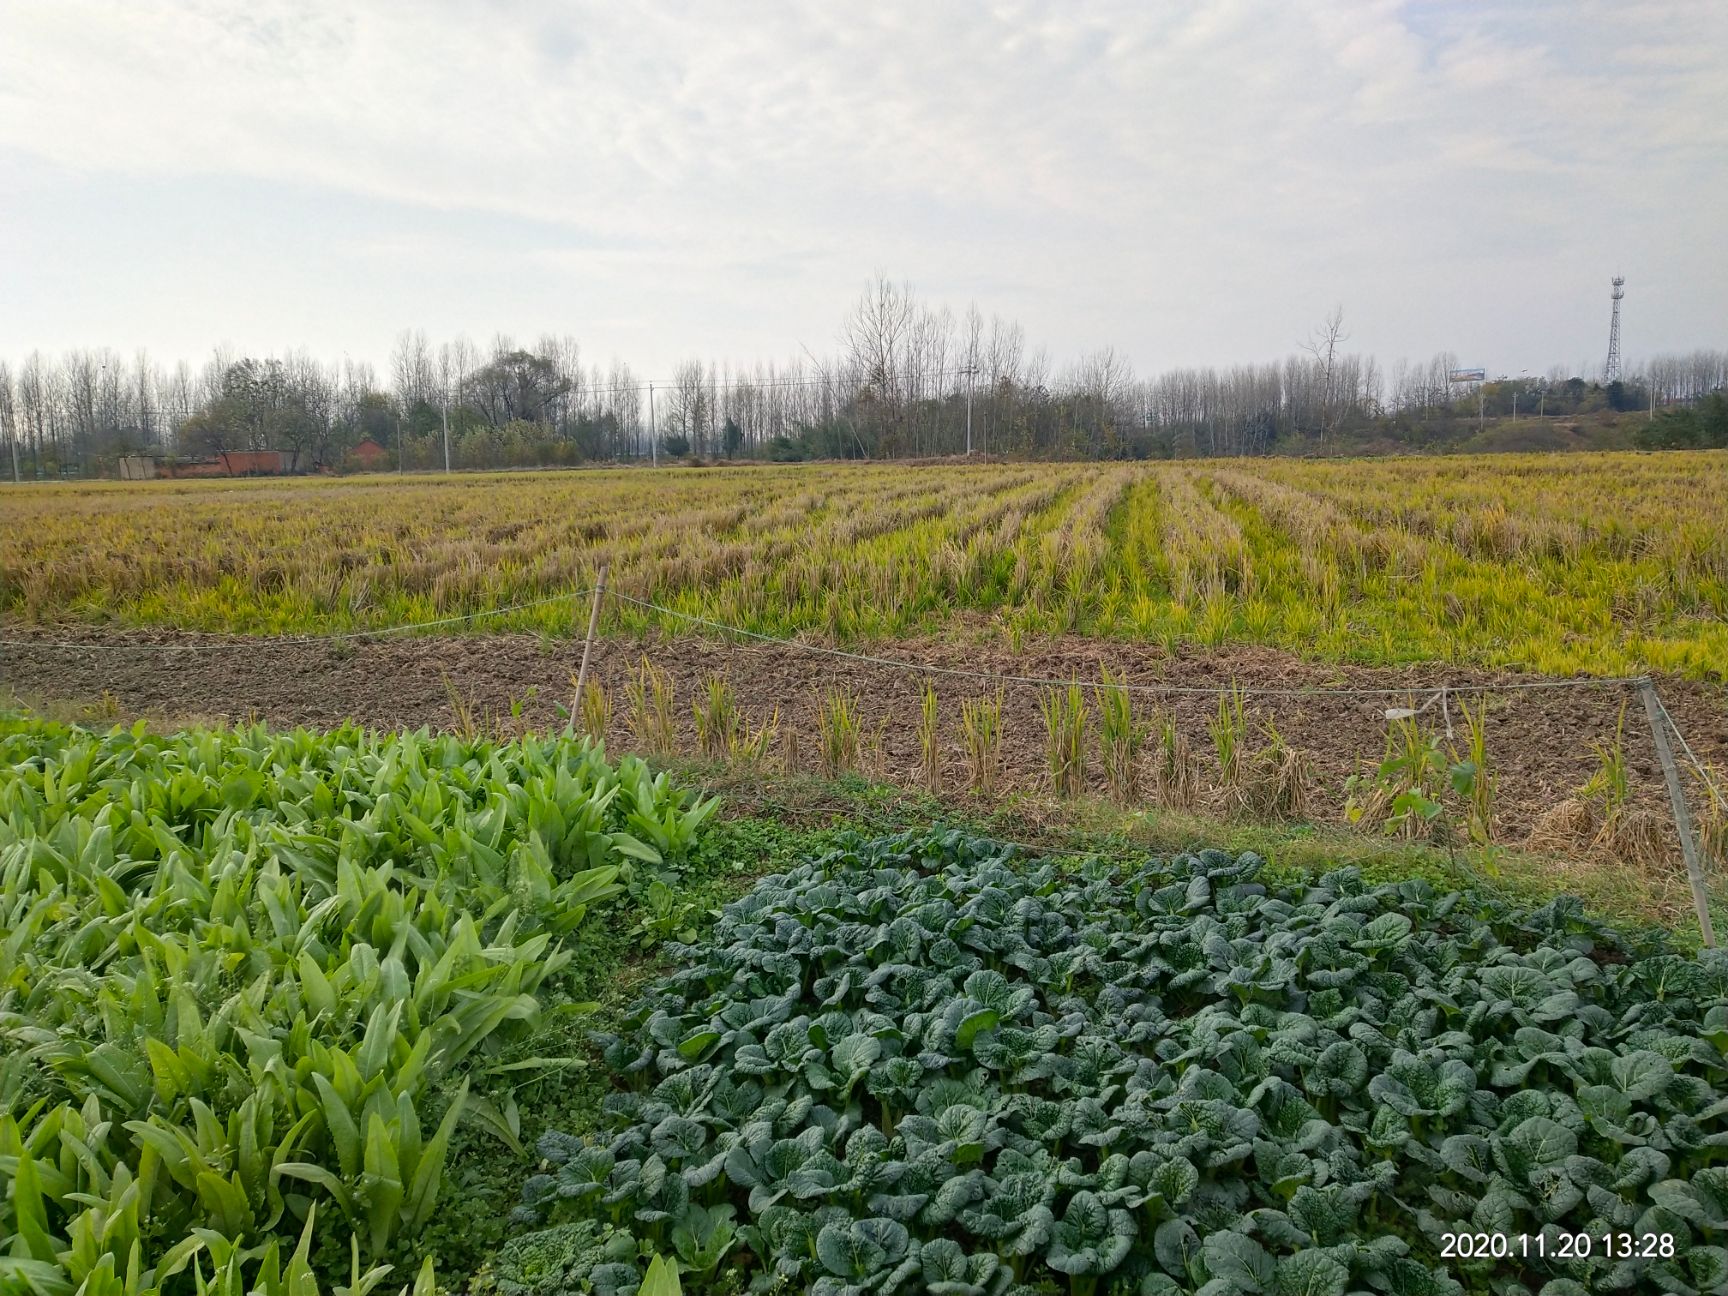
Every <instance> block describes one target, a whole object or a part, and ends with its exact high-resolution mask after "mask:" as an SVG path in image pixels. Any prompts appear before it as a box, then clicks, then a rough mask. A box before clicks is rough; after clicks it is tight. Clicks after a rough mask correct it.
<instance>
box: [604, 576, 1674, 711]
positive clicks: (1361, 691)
mask: <svg viewBox="0 0 1728 1296" xmlns="http://www.w3.org/2000/svg"><path fill="white" fill-rule="evenodd" d="M606 593H607V594H608V595H609V596H610V597H612V598H615V599H618V600H620V601H621V602H625V603H633V604H635V605H636V606H637V607H640V608H645V609H648V610H650V611H654V612H659V613H662V614H664V615H666V616H670V617H676V618H678V619H679V620H682V621H688V622H690V623H692V624H694V625H700V626H705V627H706V628H708V629H710V630H718V631H720V632H722V633H724V634H731V635H738V636H740V637H741V638H745V639H754V640H756V641H758V642H760V643H770V644H778V645H780V646H781V647H785V648H794V649H797V650H798V651H800V652H808V653H816V654H819V655H821V656H825V657H839V658H844V659H846V660H849V661H857V662H864V663H867V664H869V665H872V666H887V667H890V668H893V669H897V670H903V671H911V672H920V673H923V674H927V675H946V676H951V677H956V678H960V679H975V680H983V681H985V682H987V683H995V684H1016V685H1033V686H1038V687H1062V688H1065V687H1067V686H1068V685H1069V684H1073V683H1075V682H1076V681H1074V680H1072V679H1052V678H1047V677H1043V676H1036V675H1002V674H997V673H995V672H992V671H973V670H964V669H961V668H960V667H956V666H936V665H932V664H931V663H929V662H918V661H905V660H903V659H900V658H894V657H878V656H875V655H873V654H870V653H859V652H851V651H849V650H847V649H844V648H829V647H825V646H824V645H822V644H813V643H805V642H804V641H802V640H799V639H783V638H779V637H777V636H775V635H769V634H762V633H760V632H758V631H755V630H745V629H743V628H742V627H740V626H731V625H727V624H725V623H724V622H721V621H713V620H710V619H709V618H707V617H702V616H697V615H696V614H695V613H693V612H680V611H678V610H677V609H676V608H669V607H664V606H662V605H661V604H659V603H652V602H649V601H648V600H647V599H639V598H635V597H633V596H631V595H629V594H626V593H624V592H623V591H622V590H617V589H608V590H607V591H606ZM1645 678H1646V677H1645V676H1642V675H1601V676H1585V677H1580V678H1578V679H1556V680H1511V681H1507V682H1505V683H1500V684H1451V683H1442V684H1410V685H1405V686H1402V687H1397V688H1393V687H1384V688H1334V687H1329V686H1326V685H1310V686H1299V687H1264V688H1262V687H1257V686H1254V685H1249V686H1247V687H1240V686H1237V685H1228V684H1218V685H1211V686H1205V685H1194V684H1105V683H1101V682H1100V683H1093V682H1091V681H1083V683H1084V684H1085V685H1086V687H1089V688H1093V689H1119V690H1121V691H1122V692H1125V693H1150V694H1155V695H1159V696H1168V695H1172V694H1175V695H1185V696H1195V697H1225V696H1229V695H1230V694H1232V693H1240V694H1241V695H1242V696H1244V697H1329V696H1336V697H1408V696H1410V695H1412V694H1416V693H1431V694H1434V695H1435V696H1436V697H1443V696H1444V695H1446V694H1451V693H1466V694H1472V695H1474V694H1480V693H1499V692H1503V691H1507V690H1522V689H1565V688H1613V687H1622V686H1625V685H1629V684H1638V683H1641V682H1642V681H1643V680H1644V679H1645Z"/></svg>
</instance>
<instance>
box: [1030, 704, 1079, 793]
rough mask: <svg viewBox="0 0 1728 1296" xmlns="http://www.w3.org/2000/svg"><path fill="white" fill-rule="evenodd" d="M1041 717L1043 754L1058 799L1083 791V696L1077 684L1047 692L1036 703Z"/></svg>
mask: <svg viewBox="0 0 1728 1296" xmlns="http://www.w3.org/2000/svg"><path fill="white" fill-rule="evenodd" d="M1038 709H1039V711H1040V712H1041V713H1042V714H1043V716H1044V754H1045V760H1046V763H1047V764H1048V765H1049V767H1050V784H1051V786H1052V787H1053V788H1054V789H1055V790H1056V794H1057V795H1058V796H1065V797H1077V796H1079V795H1080V794H1081V793H1082V792H1083V791H1085V789H1086V697H1085V694H1084V693H1082V692H1081V689H1080V686H1079V685H1078V684H1070V685H1069V686H1068V687H1067V688H1065V689H1049V690H1047V691H1046V692H1045V694H1044V695H1043V697H1041V698H1040V699H1039V701H1038Z"/></svg>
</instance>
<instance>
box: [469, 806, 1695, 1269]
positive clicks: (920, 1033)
mask: <svg viewBox="0 0 1728 1296" xmlns="http://www.w3.org/2000/svg"><path fill="white" fill-rule="evenodd" d="M1259 867H1260V861H1259V860H1258V859H1257V858H1256V857H1254V856H1252V855H1244V856H1242V857H1240V858H1231V857H1229V856H1226V855H1224V854H1221V853H1219V852H1215V851H1209V852H1203V853H1202V854H1200V855H1198V856H1184V857H1181V858H1179V859H1176V860H1174V861H1170V862H1168V863H1157V862H1152V863H1148V864H1147V866H1146V867H1145V868H1144V869H1143V870H1141V871H1136V872H1132V873H1128V874H1123V873H1121V872H1119V871H1118V870H1116V869H1115V868H1112V867H1103V866H1091V867H1087V868H1083V869H1081V870H1079V871H1078V872H1075V871H1064V870H1061V869H1058V868H1057V867H1055V866H1054V865H1052V864H1050V863H1040V862H1035V861H1025V860H1020V859H1016V858H1015V857H1014V856H1013V854H1012V852H1011V851H1009V850H1008V849H1006V848H1003V847H1000V846H997V845H994V844H992V843H989V842H984V841H978V840H974V839H968V838H963V837H959V836H956V835H944V836H935V837H931V836H925V837H907V838H897V839H892V840H886V841H880V842H875V843H865V842H862V841H860V842H857V843H855V844H854V845H852V846H849V847H848V848H846V849H843V850H841V851H839V852H837V853H833V854H830V855H828V856H827V857H825V858H823V859H821V860H820V861H818V862H815V863H811V864H807V865H805V866H802V867H799V868H797V869H795V870H794V871H792V872H790V873H787V874H785V875H779V876H774V877H770V878H768V879H766V880H764V881H763V882H761V883H760V884H759V885H758V886H757V887H756V888H755V890H754V891H753V892H752V893H751V894H750V895H748V896H747V897H746V898H744V899H742V900H740V901H738V902H736V903H734V904H733V905H731V906H730V907H729V908H728V909H727V910H726V912H725V914H724V917H723V918H722V920H721V921H720V922H719V924H718V926H717V927H716V929H715V930H714V932H713V935H712V939H711V940H710V941H708V942H706V943H704V944H702V945H700V946H697V947H686V948H684V949H682V950H680V951H679V952H678V954H677V955H676V960H675V961H676V962H677V963H678V964H679V966H678V970H677V971H675V972H674V973H672V974H671V975H670V976H669V977H667V978H666V979H665V980H664V981H662V982H661V983H660V984H659V985H658V986H657V987H656V988H655V989H654V990H653V991H652V992H651V993H649V995H648V996H647V997H646V998H645V999H644V1000H643V1001H642V1003H641V1005H640V1007H639V1009H638V1010H636V1011H635V1012H634V1013H633V1014H632V1015H631V1016H630V1017H629V1019H628V1020H627V1021H626V1023H625V1025H624V1028H623V1029H622V1030H621V1031H620V1032H619V1034H618V1035H616V1036H612V1037H607V1038H605V1039H604V1040H603V1041H602V1043H603V1049H604V1056H605V1059H606V1061H607V1063H608V1064H609V1066H610V1067H611V1068H612V1069H613V1070H614V1071H615V1073H616V1075H617V1078H618V1083H619V1088H618V1091H617V1092H616V1093H615V1094H614V1095H613V1096H612V1097H611V1099H610V1100H609V1101H608V1103H607V1105H606V1115H605V1119H604V1124H603V1128H602V1129H601V1130H600V1131H598V1132H595V1133H591V1134H589V1135H587V1136H585V1137H582V1138H575V1137H571V1136H567V1135H561V1134H552V1135H548V1136H547V1137H546V1138H544V1139H543V1140H541V1144H540V1148H539V1151H540V1154H541V1157H542V1165H541V1170H542V1173H539V1174H537V1175H535V1176H534V1177H533V1178H532V1179H531V1180H529V1182H528V1183H527V1186H526V1190H525V1192H524V1196H523V1205H522V1207H521V1208H520V1209H519V1211H518V1219H519V1220H520V1222H521V1226H522V1229H523V1232H522V1234H521V1235H520V1236H518V1237H517V1238H516V1239H515V1240H513V1241H512V1242H510V1243H509V1244H508V1245H507V1246H506V1247H505V1248H504V1249H503V1251H502V1252H501V1253H500V1254H499V1255H498V1256H497V1257H496V1259H495V1262H494V1265H493V1268H492V1274H491V1279H492V1281H493V1283H495V1285H496V1286H497V1288H498V1289H499V1290H500V1291H502V1292H504V1293H507V1294H508V1296H523V1294H524V1293H533V1294H534V1296H551V1294H552V1293H558V1292H569V1291H588V1290H593V1291H596V1292H603V1293H604V1292H614V1293H624V1292H629V1291H632V1290H634V1289H635V1288H636V1286H637V1284H638V1281H639V1276H640V1274H641V1272H642V1271H641V1268H640V1264H641V1261H640V1257H641V1256H643V1255H646V1254H649V1253H651V1252H655V1251H658V1252H660V1253H665V1254H675V1255H676V1256H677V1257H678V1259H679V1260H680V1262H681V1263H682V1265H683V1267H684V1270H685V1274H684V1284H685V1288H686V1290H693V1291H725V1290H741V1289H744V1288H746V1287H747V1288H749V1289H750V1290H766V1291H788V1292H790V1291H811V1292H814V1293H818V1294H820V1296H838V1294H839V1293H866V1292H872V1293H889V1292H907V1293H910V1292H932V1293H940V1294H942V1296H967V1294H974V1293H1002V1292H1004V1291H1009V1290H1017V1291H1051V1290H1056V1291H1073V1292H1106V1291H1109V1292H1137V1293H1144V1294H1146V1296H1160V1294H1163V1293H1176V1292H1202V1293H1205V1296H1233V1294H1235V1293H1273V1294H1278V1296H1296V1294H1298V1293H1300V1294H1301V1296H1342V1294H1343V1293H1346V1292H1386V1293H1402V1294H1405V1296H1420V1294H1422V1293H1442V1292H1455V1291H1458V1290H1460V1289H1461V1288H1462V1289H1465V1290H1469V1291H1483V1292H1495V1293H1502V1294H1504V1296H1511V1294H1512V1293H1518V1292H1541V1293H1542V1294H1543V1296H1577V1294H1579V1293H1584V1292H1596V1291H1619V1290H1624V1291H1637V1292H1645V1291H1658V1290H1660V1291H1671V1292H1697V1291H1721V1290H1723V1289H1724V1287H1725V1285H1728V1252H1725V1251H1724V1250H1723V1249H1722V1245H1723V1242H1724V1239H1725V1236H1728V1168H1724V1165H1725V1163H1728V1100H1724V1098H1723V1093H1724V1084H1725V1082H1728V1060H1725V1058H1724V1050H1725V1049H1728V957H1724V956H1723V955H1721V954H1717V953H1711V954H1707V955H1704V956H1697V957H1694V956H1683V955H1680V954H1676V953H1673V952H1669V951H1667V950H1665V949H1663V948H1662V947H1661V946H1660V944H1659V943H1651V942H1650V941H1645V942H1643V943H1634V942H1629V941H1628V940H1626V939H1624V938H1621V937H1617V936H1616V935H1615V934H1613V933H1611V932H1609V931H1607V930H1604V929H1603V928H1602V927H1600V926H1599V925H1597V924H1596V923H1594V922H1592V921H1591V920H1589V919H1587V918H1586V917H1585V916H1584V915H1583V913H1582V912H1581V911H1580V909H1579V907H1578V906H1577V905H1576V903H1574V902H1567V901H1557V902H1555V903H1554V904H1551V905H1549V906H1547V907H1545V908H1542V909H1538V910H1535V911H1531V912H1516V911H1513V910H1511V909H1509V908H1506V907H1504V906H1501V905H1499V904H1497V903H1494V902H1491V901H1488V900H1484V899H1479V898H1470V897H1460V896H1459V895H1441V894H1438V893H1437V892H1436V891H1435V890H1434V889H1433V888H1431V887H1430V886H1428V885H1427V884H1425V883H1419V882H1413V883H1406V884H1403V885H1398V886H1379V887H1369V886H1367V885H1366V884H1364V883H1363V882H1362V880H1361V879H1360V877H1359V876H1358V875H1357V874H1356V873H1355V872H1354V871H1352V870H1344V871H1340V872H1336V873H1332V874H1329V875H1327V876H1325V877H1324V878H1322V879H1320V880H1319V882H1318V883H1316V884H1315V885H1313V886H1312V887H1309V888H1307V889H1302V888H1295V889H1291V888H1277V887H1269V886H1265V885H1262V884H1261V883H1259V882H1258V881H1257V880H1256V877H1257V874H1258V872H1259ZM1458 1233H1464V1234H1468V1235H1470V1236H1471V1237H1473V1238H1474V1237H1476V1236H1477V1235H1485V1236H1487V1237H1490V1238H1493V1237H1501V1238H1505V1239H1507V1248H1508V1249H1507V1253H1506V1254H1504V1255H1499V1254H1491V1255H1490V1256H1489V1257H1488V1258H1458V1257H1455V1256H1448V1255H1445V1254H1443V1249H1452V1250H1456V1249H1457V1245H1458V1244H1452V1245H1451V1247H1448V1244H1447V1243H1446V1242H1445V1241H1444V1238H1445V1235H1447V1234H1458ZM1605 1235H1606V1236H1607V1237H1608V1239H1609V1241H1608V1243H1607V1245H1606V1246H1605V1245H1604V1242H1603V1238H1604V1236H1605ZM1580 1236H1583V1237H1587V1238H1593V1239H1594V1242H1593V1244H1592V1245H1591V1246H1590V1253H1589V1254H1588V1255H1584V1256H1578V1255H1568V1256H1566V1257H1564V1258H1563V1257H1562V1251H1576V1250H1577V1249H1578V1248H1579V1244H1578V1243H1577V1242H1575V1241H1574V1242H1572V1243H1570V1244H1568V1243H1566V1242H1565V1239H1568V1238H1571V1239H1576V1238H1577V1237H1580ZM1646 1237H1648V1238H1654V1239H1661V1238H1666V1239H1668V1242H1667V1243H1665V1244H1664V1243H1662V1242H1660V1241H1655V1242H1651V1243H1649V1244H1644V1243H1642V1242H1638V1241H1634V1242H1631V1243H1628V1244H1627V1249H1621V1248H1620V1243H1621V1241H1622V1239H1628V1238H1629V1239H1643V1238H1646ZM1520 1239H1522V1241H1520ZM1465 1245H1468V1246H1472V1247H1473V1246H1474V1243H1470V1244H1465ZM1497 1250H1498V1244H1495V1243H1490V1244H1489V1251H1490V1252H1494V1251H1497Z"/></svg>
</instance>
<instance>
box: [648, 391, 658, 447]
mask: <svg viewBox="0 0 1728 1296" xmlns="http://www.w3.org/2000/svg"><path fill="white" fill-rule="evenodd" d="M648 453H649V454H651V455H653V456H654V467H656V468H658V467H659V466H660V429H659V427H658V426H657V425H656V424H655V422H654V384H653V383H649V384H648Z"/></svg>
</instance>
